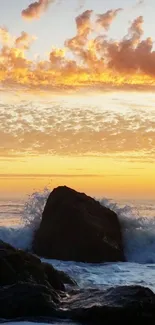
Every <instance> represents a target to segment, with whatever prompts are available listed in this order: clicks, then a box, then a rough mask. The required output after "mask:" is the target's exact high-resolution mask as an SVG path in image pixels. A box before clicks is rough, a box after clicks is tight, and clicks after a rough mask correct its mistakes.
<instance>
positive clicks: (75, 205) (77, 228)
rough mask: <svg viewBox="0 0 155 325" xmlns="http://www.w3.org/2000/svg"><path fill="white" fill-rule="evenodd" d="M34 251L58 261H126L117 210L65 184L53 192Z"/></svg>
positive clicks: (43, 216)
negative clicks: (114, 210) (112, 209)
mask: <svg viewBox="0 0 155 325" xmlns="http://www.w3.org/2000/svg"><path fill="white" fill-rule="evenodd" d="M33 250H34V252H35V253H36V254H38V255H40V256H44V257H46V258H53V259H59V260H71V261H80V262H88V263H99V262H109V261H110V262H111V261H124V260H125V258H124V250H123V243H122V234H121V227H120V223H119V220H118V217H117V215H116V213H115V212H113V211H111V210H110V209H108V208H106V207H104V206H102V205H101V204H100V203H99V202H98V201H96V200H94V199H93V198H91V197H89V196H87V195H86V194H84V193H79V192H76V191H75V190H73V189H70V188H68V187H66V186H60V187H58V188H56V189H54V190H53V192H52V193H51V194H50V196H49V198H48V200H47V203H46V206H45V209H44V211H43V215H42V221H41V224H40V227H39V229H38V230H37V231H36V233H35V237H34V241H33Z"/></svg>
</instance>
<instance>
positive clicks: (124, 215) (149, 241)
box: [0, 189, 155, 292]
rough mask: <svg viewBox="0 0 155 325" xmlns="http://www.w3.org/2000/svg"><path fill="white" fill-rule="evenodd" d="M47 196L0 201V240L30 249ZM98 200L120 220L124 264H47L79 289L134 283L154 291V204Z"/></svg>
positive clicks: (61, 262) (56, 261)
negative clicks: (72, 279) (69, 279)
mask: <svg viewBox="0 0 155 325" xmlns="http://www.w3.org/2000/svg"><path fill="white" fill-rule="evenodd" d="M48 195H49V191H48V189H45V190H44V191H43V192H41V193H39V192H36V193H34V194H32V195H31V196H29V197H28V199H27V200H26V201H25V202H24V201H21V200H20V199H16V200H15V199H9V200H7V199H5V200H4V199H3V200H0V239H1V240H3V241H5V242H8V243H10V244H11V245H13V246H14V247H16V248H21V249H30V248H31V243H32V238H33V233H34V230H35V229H36V228H37V227H38V226H39V223H40V220H41V215H42V211H43V208H44V205H45V203H46V200H47V197H48ZM99 200H100V202H101V204H103V205H105V206H107V207H109V208H111V209H112V210H114V211H115V212H116V213H117V215H118V217H119V220H120V223H121V226H122V231H123V241H124V247H125V255H126V260H127V262H125V263H102V264H86V263H77V262H71V261H68V262H64V261H59V260H48V263H51V264H52V265H54V266H55V267H56V268H57V269H60V270H63V271H65V272H67V273H68V274H69V275H70V276H71V277H73V278H74V279H75V280H76V281H77V282H78V285H79V286H80V287H81V288H82V287H85V288H86V287H87V288H92V287H97V288H99V289H102V288H105V287H109V286H115V285H133V284H137V285H142V286H147V287H149V288H150V289H152V290H153V291H154V292H155V201H151V200H150V201H149V200H147V201H144V200H141V201H140V200H139V201H138V200H136V201H131V200H126V202H125V201H123V200H119V201H118V202H117V203H116V202H114V201H113V200H108V199H107V198H102V199H99ZM42 260H43V261H44V259H43V258H42Z"/></svg>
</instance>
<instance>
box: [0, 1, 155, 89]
mask: <svg viewBox="0 0 155 325" xmlns="http://www.w3.org/2000/svg"><path fill="white" fill-rule="evenodd" d="M39 3H40V5H41V3H43V2H42V1H40V2H39ZM45 3H46V5H48V4H49V1H48V3H47V1H46V2H45V1H44V5H45ZM30 6H31V5H30ZM45 7H46V6H45ZM45 7H44V8H45ZM30 8H31V7H30ZM37 8H38V7H37ZM121 11H122V9H120V8H118V9H116V10H110V11H107V12H106V13H104V14H100V15H95V14H94V12H93V11H92V10H86V11H84V12H83V13H82V14H80V15H79V16H78V17H76V20H75V22H76V28H77V32H76V35H75V36H74V37H73V38H71V39H67V40H66V41H65V42H64V48H62V49H59V48H52V50H51V53H50V54H49V59H47V60H44V61H41V60H40V61H39V62H38V61H35V60H28V59H27V57H26V52H27V51H28V50H29V48H30V46H31V44H32V43H33V41H34V40H35V37H34V36H31V35H29V34H27V33H26V32H22V33H21V35H20V36H19V37H17V38H15V37H12V36H11V35H10V34H9V32H8V30H7V29H6V28H0V41H1V44H2V46H1V49H0V81H1V84H2V85H10V84H11V85H13V84H15V85H24V86H28V87H29V88H34V87H35V88H41V87H46V89H48V88H49V89H51V88H54V89H55V88H62V87H64V88H66V87H67V88H69V89H72V88H73V89H74V88H76V87H85V86H89V87H90V86H93V87H98V88H99V87H105V86H110V87H124V86H127V87H136V86H142V87H152V86H155V51H154V49H153V40H152V38H151V37H148V38H146V39H144V38H143V36H144V31H143V22H144V19H143V17H142V16H139V17H137V18H136V19H135V20H133V22H132V23H131V25H130V26H129V28H128V31H127V33H126V35H125V36H124V37H123V38H122V39H121V40H111V39H109V38H108V30H109V28H110V26H111V24H112V23H113V20H114V19H115V18H116V16H117V15H118V14H119V13H120V12H121ZM39 12H40V11H39ZM98 25H100V27H101V28H99V30H98ZM94 35H95V36H94Z"/></svg>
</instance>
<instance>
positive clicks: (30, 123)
mask: <svg viewBox="0 0 155 325" xmlns="http://www.w3.org/2000/svg"><path fill="white" fill-rule="evenodd" d="M9 98H10V99H9ZM9 98H8V93H6V94H4V93H3V96H2V103H1V104H0V105H1V106H0V107H1V120H0V155H1V158H0V170H1V175H0V183H1V187H0V192H1V196H7V195H8V194H9V195H10V196H11V195H15V196H18V195H19V193H20V195H22V196H24V195H25V194H26V193H30V192H32V191H33V190H37V189H42V188H43V187H45V186H49V187H51V188H52V187H54V186H58V185H60V184H67V185H69V186H72V187H74V188H77V189H78V190H81V191H86V192H87V193H90V194H92V195H99V196H101V195H104V196H108V197H109V196H111V197H126V198H128V197H130V198H131V197H133V198H134V197H138V198H154V190H155V168H154V159H155V134H154V127H155V98H154V94H153V93H149V92H147V93H137V92H107V93H104V94H103V93H102V94H101V93H94V94H91V96H88V95H86V94H85V95H83V94H82V95H80V94H79V95H76V96H75V95H74V96H71V95H62V96H61V97H60V96H57V95H53V96H52V95H51V94H49V95H47V94H46V93H45V94H42V96H39V93H38V96H37V95H36V94H35V95H34V94H33V95H32V94H31V95H30V94H25V95H24V94H22V95H21V93H18V94H17V93H15V94H13V93H12V94H10V97H9ZM44 175H45V176H44ZM11 193H12V194H11Z"/></svg>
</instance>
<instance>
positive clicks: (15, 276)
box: [0, 241, 76, 291]
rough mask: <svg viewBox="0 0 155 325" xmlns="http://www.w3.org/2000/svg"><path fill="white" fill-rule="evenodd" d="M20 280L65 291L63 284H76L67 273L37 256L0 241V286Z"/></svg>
mask: <svg viewBox="0 0 155 325" xmlns="http://www.w3.org/2000/svg"><path fill="white" fill-rule="evenodd" d="M20 282H23V283H30V284H33V285H37V284H39V285H44V286H46V287H49V288H53V289H54V290H56V291H65V284H70V285H75V284H76V283H75V281H74V280H72V279H71V278H70V277H69V275H67V274H66V273H64V272H62V271H58V270H56V269H55V268H54V267H53V266H52V265H50V264H47V263H42V262H41V260H40V259H39V258H38V257H37V256H35V255H32V254H30V253H27V252H24V251H22V250H19V249H15V248H13V247H12V246H11V245H9V244H6V243H4V242H3V241H0V286H6V285H12V284H15V283H20Z"/></svg>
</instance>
